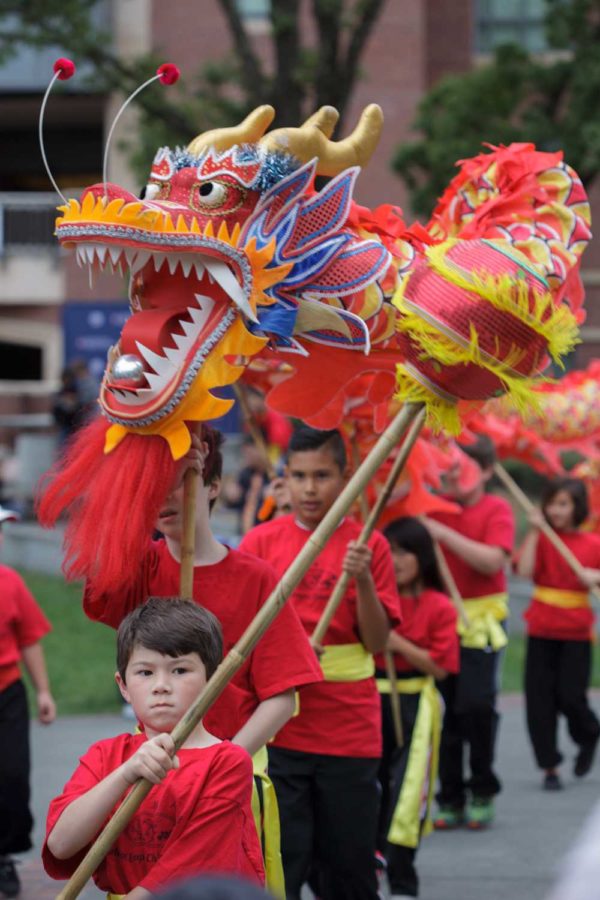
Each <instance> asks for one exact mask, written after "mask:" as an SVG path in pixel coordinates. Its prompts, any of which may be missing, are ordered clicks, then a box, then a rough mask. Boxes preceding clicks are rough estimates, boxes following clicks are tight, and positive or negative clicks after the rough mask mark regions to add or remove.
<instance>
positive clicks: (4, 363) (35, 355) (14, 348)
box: [0, 341, 43, 381]
mask: <svg viewBox="0 0 600 900" xmlns="http://www.w3.org/2000/svg"><path fill="white" fill-rule="evenodd" d="M42 369H43V359H42V348H41V347H39V346H36V345H34V344H11V343H9V342H8V341H0V380H2V381H41V380H42V377H43V371H42Z"/></svg>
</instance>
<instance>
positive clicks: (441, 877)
mask: <svg viewBox="0 0 600 900" xmlns="http://www.w3.org/2000/svg"><path fill="white" fill-rule="evenodd" d="M594 705H595V707H596V709H597V711H598V712H600V693H596V694H595V695H594ZM501 710H502V723H501V727H500V744H499V760H498V771H499V773H500V775H501V777H502V779H503V781H504V792H503V793H502V795H501V796H500V798H499V800H498V809H497V821H496V823H495V825H494V827H493V828H492V829H490V830H489V831H487V832H482V833H471V832H467V831H466V830H462V829H461V830H459V831H456V832H452V833H449V834H439V833H438V834H434V835H432V836H431V837H429V838H427V839H426V841H425V842H424V844H423V846H422V848H421V851H420V854H419V871H420V873H421V900H506V898H511V900H544V897H545V896H546V893H547V892H548V890H549V888H550V886H551V884H552V883H553V880H554V877H555V872H556V870H557V867H558V865H559V864H560V862H561V859H562V858H563V856H564V853H565V850H566V849H567V847H568V846H569V845H570V844H571V843H572V842H573V841H574V839H575V837H576V835H577V833H578V830H579V828H580V826H581V824H582V822H583V821H584V819H585V817H586V816H587V815H588V813H589V812H590V811H591V809H592V808H593V806H594V804H595V803H596V801H597V800H599V799H600V759H599V760H598V761H597V763H596V766H595V769H594V770H593V772H592V773H591V774H590V775H589V776H588V777H587V778H585V779H583V780H581V781H576V780H575V779H573V778H572V777H571V775H570V766H571V758H572V756H573V752H574V748H573V746H572V745H571V744H570V742H569V740H568V738H567V737H566V736H565V737H563V748H564V751H565V756H566V758H567V760H568V765H567V764H565V766H564V776H565V781H566V789H565V790H564V791H562V792H559V793H555V794H547V793H544V792H543V791H542V790H540V777H539V775H538V773H537V772H536V771H535V769H534V766H533V762H532V758H531V754H530V751H529V747H528V745H527V741H526V737H525V732H524V726H523V704H522V699H521V697H520V696H517V695H505V696H503V697H502V700H501ZM127 724H128V723H126V722H124V720H122V719H121V718H119V717H117V716H72V717H63V718H61V719H59V720H58V721H57V722H56V723H55V724H54V725H52V726H51V727H50V728H42V727H41V726H40V725H38V724H37V723H36V724H34V725H33V727H32V736H33V757H34V772H33V803H34V811H35V817H36V829H35V833H34V840H35V845H36V847H35V850H33V851H31V853H29V854H27V855H26V856H25V857H24V861H23V863H22V864H21V866H20V872H21V876H22V881H23V888H24V889H23V893H22V894H21V900H50V898H54V897H55V896H56V894H57V893H58V883H57V882H51V881H50V880H49V879H47V878H46V877H45V875H44V873H43V871H42V869H41V866H40V864H39V861H38V860H39V848H40V846H41V841H42V834H43V822H44V817H45V812H46V808H47V805H48V802H49V800H50V799H51V797H52V796H54V795H55V794H56V793H57V792H58V791H60V788H61V787H62V785H63V783H64V782H65V780H66V779H67V777H68V775H69V774H70V772H71V770H72V769H73V766H74V763H75V761H76V759H77V757H78V756H79V755H80V754H81V753H82V752H83V751H84V750H85V749H86V748H87V746H88V745H89V744H91V743H92V742H93V741H96V740H98V739H100V738H102V737H108V736H110V735H111V734H117V733H119V732H121V731H123V730H125V727H126V726H127ZM80 896H81V897H83V898H84V900H91V898H98V897H101V896H103V895H102V894H100V892H99V891H97V890H95V888H93V887H88V888H86V890H85V891H84V892H83V893H82V894H81V895H80ZM599 896H600V889H599Z"/></svg>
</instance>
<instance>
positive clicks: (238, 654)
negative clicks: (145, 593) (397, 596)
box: [57, 403, 424, 900]
mask: <svg viewBox="0 0 600 900" xmlns="http://www.w3.org/2000/svg"><path fill="white" fill-rule="evenodd" d="M423 410H424V408H423V405H422V404H420V403H408V404H406V405H405V406H404V407H403V408H402V409H401V410H400V412H399V413H398V415H397V416H396V417H395V418H394V419H393V421H392V422H391V423H390V425H389V426H388V428H387V429H386V430H385V431H384V433H383V434H382V435H381V437H380V438H379V440H378V441H377V443H376V444H375V446H374V447H373V449H372V450H371V453H370V454H369V456H368V457H367V458H366V459H365V460H364V462H363V464H362V465H361V467H360V469H359V470H358V472H355V474H354V475H353V476H352V478H351V479H350V481H349V482H348V484H347V485H346V487H345V488H344V490H343V491H342V493H341V494H340V496H339V497H338V498H337V500H336V501H335V502H334V504H333V506H332V507H331V509H330V510H329V512H328V513H327V514H326V515H325V516H324V518H323V520H322V521H321V522H320V523H319V525H318V526H317V527H316V528H315V530H314V531H313V532H311V534H310V536H309V538H308V540H307V542H306V544H305V545H304V547H303V548H302V550H301V551H300V553H299V554H298V556H297V557H296V559H295V560H294V562H293V563H292V564H291V566H290V567H289V568H288V570H287V571H286V572H285V574H284V575H283V577H282V579H281V581H280V582H279V584H278V585H277V587H276V588H275V589H274V591H273V592H272V593H271V595H270V596H269V597H268V599H267V600H266V602H265V603H264V605H263V606H262V608H261V609H260V610H259V612H258V613H257V615H256V616H255V618H254V620H253V621H252V622H251V623H250V625H249V626H248V628H247V629H246V631H245V632H244V634H243V635H242V636H241V638H240V639H239V641H238V642H237V644H235V645H234V646H233V647H232V648H231V650H230V651H229V653H228V654H227V656H226V657H225V659H224V660H223V662H222V663H221V665H220V666H219V667H218V669H217V671H216V672H215V673H214V675H213V676H212V677H211V678H210V679H209V681H208V683H207V684H206V686H205V687H204V689H203V690H202V691H201V693H200V695H199V696H198V697H197V699H196V700H195V701H194V703H192V705H191V706H190V708H189V709H188V711H187V712H186V713H185V715H184V716H183V718H182V719H181V721H180V722H178V723H177V725H176V726H175V728H174V729H173V731H172V733H171V737H172V738H173V742H174V744H175V748H176V749H178V748H179V747H181V745H182V744H183V743H184V742H185V741H186V740H187V738H188V737H189V735H190V734H191V732H192V731H193V730H194V728H195V727H196V725H197V724H198V723H199V722H200V720H201V719H202V716H203V715H204V714H205V713H206V711H207V710H208V708H209V707H210V706H211V704H212V703H214V701H215V700H216V699H217V697H218V696H219V694H220V693H221V692H222V690H223V689H224V687H225V685H226V684H227V683H228V682H229V681H230V680H231V678H232V677H233V675H235V673H236V672H237V671H238V669H239V668H240V667H241V666H242V665H243V663H244V662H245V660H246V659H247V657H248V655H249V654H250V653H251V652H252V650H253V649H254V647H255V646H256V644H257V643H258V641H259V640H260V638H261V637H262V636H263V634H264V633H265V631H266V630H267V628H268V627H269V626H270V624H271V622H272V621H273V620H274V619H275V617H276V616H277V614H278V613H279V611H280V610H281V608H282V607H283V606H284V604H285V602H286V601H287V599H288V597H289V596H290V594H291V593H292V591H293V590H295V588H296V587H297V586H298V584H299V583H300V581H301V580H302V578H303V577H304V575H305V574H306V572H307V570H308V569H309V568H310V566H311V565H312V564H313V562H314V561H315V559H316V558H317V556H318V555H319V553H320V552H321V551H322V550H323V548H324V546H325V544H326V543H327V541H328V540H329V538H330V537H331V535H332V534H333V532H334V531H335V529H336V528H337V527H338V525H339V523H340V521H341V520H342V519H343V517H344V516H345V514H346V512H347V510H348V509H349V507H350V506H351V505H352V504H353V503H354V501H355V500H356V498H357V497H358V495H359V494H360V492H361V491H362V490H364V489H365V487H366V485H367V484H368V483H369V481H370V479H371V478H372V477H373V475H374V473H375V472H376V471H377V469H378V468H379V466H380V465H381V464H382V462H383V461H384V460H385V459H386V458H387V457H388V456H389V454H390V453H391V451H392V449H393V448H394V447H395V446H396V444H397V443H398V442H399V440H400V438H401V436H402V435H403V434H404V431H405V430H406V428H408V426H409V425H410V424H411V422H412V421H413V419H415V418H418V419H419V420H420V421H421V422H422V420H423V417H424V412H422V411H423ZM151 788H152V784H151V783H150V782H149V781H146V780H145V779H140V780H139V781H137V782H136V783H135V785H134V786H133V788H132V789H131V791H130V792H129V794H127V796H126V798H125V799H124V800H123V802H122V803H121V805H120V806H119V808H118V809H117V811H116V812H115V814H114V816H113V817H112V819H111V820H110V821H109V822H108V824H107V825H106V826H105V828H104V829H103V831H102V832H101V833H100V835H99V836H98V838H97V839H96V841H95V843H94V844H93V845H92V847H91V848H90V849H89V850H88V852H87V853H86V855H85V857H84V858H83V860H82V861H81V863H80V864H79V866H78V867H77V869H76V870H75V872H74V873H73V875H72V876H71V878H70V879H69V881H68V883H67V884H66V885H65V887H64V888H63V890H62V891H61V892H60V894H58V895H57V900H73V898H74V897H78V896H79V893H80V891H81V890H82V888H83V887H84V886H85V884H86V883H87V881H88V879H89V878H90V877H91V876H92V874H93V873H94V872H95V871H96V869H97V868H98V866H99V865H100V863H101V862H102V860H103V859H104V857H105V856H106V854H107V853H108V851H109V850H110V848H111V846H112V845H113V843H114V842H115V840H116V839H117V837H118V836H119V834H120V833H121V831H122V830H123V829H124V828H125V827H126V825H127V824H128V822H130V820H131V818H132V817H133V815H134V814H135V812H136V810H137V809H138V807H139V805H140V804H141V803H142V801H143V800H144V798H145V797H146V796H147V794H148V793H149V791H150V790H151Z"/></svg>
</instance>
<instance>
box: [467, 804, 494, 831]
mask: <svg viewBox="0 0 600 900" xmlns="http://www.w3.org/2000/svg"><path fill="white" fill-rule="evenodd" d="M493 821H494V801H493V800H492V798H491V797H473V799H472V800H471V802H470V803H469V804H468V806H467V828H470V829H471V831H481V830H482V829H484V828H487V827H488V825H491V824H492V822H493Z"/></svg>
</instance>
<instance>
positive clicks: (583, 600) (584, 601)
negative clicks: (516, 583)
mask: <svg viewBox="0 0 600 900" xmlns="http://www.w3.org/2000/svg"><path fill="white" fill-rule="evenodd" d="M533 599H534V600H539V601H540V603H547V604H548V606H559V607H560V608H561V609H582V608H583V607H586V606H589V605H590V598H589V595H588V594H587V592H586V591H563V590H562V589H557V588H549V587H540V586H539V585H538V584H534V586H533Z"/></svg>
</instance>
